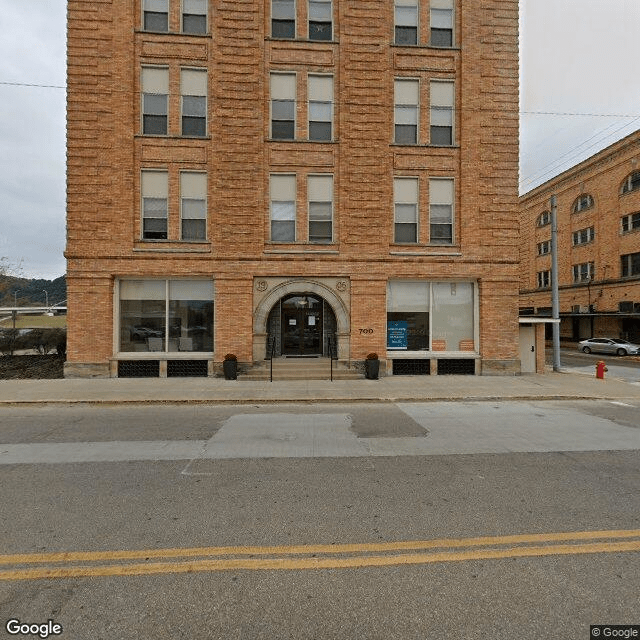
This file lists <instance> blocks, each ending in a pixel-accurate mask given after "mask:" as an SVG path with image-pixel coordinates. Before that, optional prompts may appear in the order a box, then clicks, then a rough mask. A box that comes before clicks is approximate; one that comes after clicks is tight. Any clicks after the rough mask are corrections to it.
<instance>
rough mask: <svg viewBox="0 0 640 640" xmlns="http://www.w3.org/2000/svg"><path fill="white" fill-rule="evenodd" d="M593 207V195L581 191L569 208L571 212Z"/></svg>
mask: <svg viewBox="0 0 640 640" xmlns="http://www.w3.org/2000/svg"><path fill="white" fill-rule="evenodd" d="M592 207H593V196H591V195H589V194H588V193H583V194H582V195H581V196H578V197H577V198H576V199H575V200H574V202H573V207H572V208H571V212H572V213H580V211H586V210H587V209H591V208H592Z"/></svg>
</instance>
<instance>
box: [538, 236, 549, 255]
mask: <svg viewBox="0 0 640 640" xmlns="http://www.w3.org/2000/svg"><path fill="white" fill-rule="evenodd" d="M550 252H551V240H544V241H543V242H538V255H539V256H546V255H547V254H548V253H550Z"/></svg>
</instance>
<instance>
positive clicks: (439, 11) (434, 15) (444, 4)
mask: <svg viewBox="0 0 640 640" xmlns="http://www.w3.org/2000/svg"><path fill="white" fill-rule="evenodd" d="M430 10H431V16H430V17H431V46H432V47H452V46H453V0H430Z"/></svg>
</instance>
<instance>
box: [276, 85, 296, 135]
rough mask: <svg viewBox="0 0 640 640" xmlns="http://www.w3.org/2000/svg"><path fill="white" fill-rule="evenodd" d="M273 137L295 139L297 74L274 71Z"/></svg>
mask: <svg viewBox="0 0 640 640" xmlns="http://www.w3.org/2000/svg"><path fill="white" fill-rule="evenodd" d="M270 86H271V138H272V139H274V140H294V139H295V132H296V74H295V73H272V74H271V76H270Z"/></svg>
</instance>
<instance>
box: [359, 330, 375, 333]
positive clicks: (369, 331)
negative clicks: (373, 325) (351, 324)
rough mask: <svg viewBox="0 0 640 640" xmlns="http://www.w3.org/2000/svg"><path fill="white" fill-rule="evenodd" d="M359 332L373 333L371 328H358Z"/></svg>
mask: <svg viewBox="0 0 640 640" xmlns="http://www.w3.org/2000/svg"><path fill="white" fill-rule="evenodd" d="M360 333H373V329H360Z"/></svg>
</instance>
